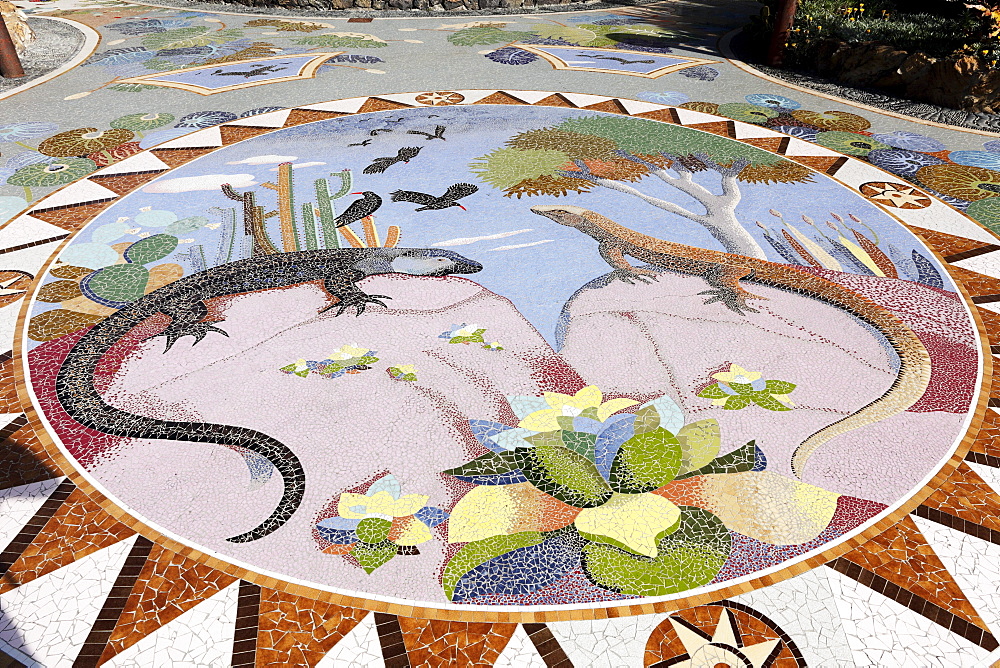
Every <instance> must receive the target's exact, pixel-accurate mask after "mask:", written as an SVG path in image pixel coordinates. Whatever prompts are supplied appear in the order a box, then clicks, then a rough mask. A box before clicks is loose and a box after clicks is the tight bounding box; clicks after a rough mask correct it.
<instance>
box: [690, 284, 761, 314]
mask: <svg viewBox="0 0 1000 668" xmlns="http://www.w3.org/2000/svg"><path fill="white" fill-rule="evenodd" d="M698 294H699V295H709V296H711V299H706V300H705V302H704V303H706V304H714V303H715V302H722V303H723V304H725V305H726V307H727V308H729V310H731V311H735V312H736V313H739V314H740V315H746V312H750V313H760V311H758V310H757V309H755V308H753V307H751V306H750V305H749V304H747V299H751V298H754V299H764V298H763V297H757V295H753V294H750V293H749V292H747V291H745V290H740V291H736V290H730V289H728V288H716V289H714V290H705V291H703V292H699V293H698Z"/></svg>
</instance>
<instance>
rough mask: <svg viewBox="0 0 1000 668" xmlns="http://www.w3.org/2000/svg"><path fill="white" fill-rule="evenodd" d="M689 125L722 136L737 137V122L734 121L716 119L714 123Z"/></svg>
mask: <svg viewBox="0 0 1000 668" xmlns="http://www.w3.org/2000/svg"><path fill="white" fill-rule="evenodd" d="M687 127H689V128H691V129H692V130H703V131H704V132H711V133H712V134H713V135H720V136H722V137H730V138H735V137H736V124H735V123H734V122H733V121H716V122H714V123H695V124H694V125H688V126H687Z"/></svg>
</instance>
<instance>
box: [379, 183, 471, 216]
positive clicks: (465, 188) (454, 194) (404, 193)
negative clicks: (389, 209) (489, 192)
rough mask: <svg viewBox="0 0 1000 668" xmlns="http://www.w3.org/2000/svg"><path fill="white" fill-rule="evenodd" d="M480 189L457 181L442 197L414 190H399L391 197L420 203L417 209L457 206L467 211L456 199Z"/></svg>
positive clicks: (401, 200)
mask: <svg viewBox="0 0 1000 668" xmlns="http://www.w3.org/2000/svg"><path fill="white" fill-rule="evenodd" d="M478 191H479V186H474V185H472V184H471V183H456V184H455V185H453V186H449V187H448V190H446V191H445V192H444V194H443V195H441V196H440V197H435V196H434V195H428V194H427V193H418V192H414V191H413V190H397V191H395V192H394V193H392V194H391V195H390V197H391V198H392V201H393V202H413V203H414V204H420V206H419V207H417V208H416V209H415V210H416V211H430V210H433V209H447V208H448V207H452V206H457V207H458V208H460V209H461V210H462V211H467V209H466V208H465V207H464V206H462V205H461V204H459V203H458V202H456V201H455V200H457V199H461V198H463V197H468V196H469V195H471V194H472V193H474V192H478Z"/></svg>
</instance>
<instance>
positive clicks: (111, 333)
mask: <svg viewBox="0 0 1000 668" xmlns="http://www.w3.org/2000/svg"><path fill="white" fill-rule="evenodd" d="M482 268H483V267H482V265H481V264H479V263H478V262H475V261H474V260H470V259H468V258H465V257H462V256H461V255H459V254H457V253H453V252H451V251H446V250H437V249H417V248H347V249H334V250H313V251H301V252H295V253H281V254H277V255H265V256H261V257H255V258H251V259H247V260H241V261H239V262H232V263H229V264H225V265H221V266H218V267H213V268H211V269H207V270H205V271H202V272H199V273H197V274H192V275H191V276H187V277H184V278H182V279H180V280H177V281H174V282H173V283H170V284H168V285H165V286H163V287H162V288H159V289H158V290H154V291H153V292H151V293H149V294H148V295H145V296H144V297H141V298H140V299H137V300H136V301H134V302H132V303H130V304H129V305H127V306H125V307H123V308H122V309H121V310H119V311H118V312H116V313H114V314H112V315H110V316H108V317H107V318H106V319H105V320H102V321H101V322H99V323H97V324H96V325H95V326H94V327H93V328H92V329H91V330H90V331H89V332H87V333H86V334H85V335H84V336H83V337H82V338H81V339H80V340H79V341H78V342H77V344H76V345H75V346H74V347H73V349H72V350H71V351H70V353H69V355H68V356H67V357H66V359H65V361H64V362H63V364H62V366H61V367H60V369H59V374H58V376H57V378H56V396H57V398H58V400H59V403H60V404H62V406H63V408H64V409H65V410H66V412H67V413H68V414H69V415H70V416H71V417H72V418H73V419H75V420H76V421H77V422H79V423H80V424H82V425H84V426H85V427H89V428H91V429H96V430H98V431H101V432H103V433H105V434H111V435H113V436H122V437H127V438H148V439H168V440H176V441H192V442H195V443H217V444H220V445H228V446H236V447H240V448H245V449H246V450H249V451H251V452H254V453H256V454H259V455H261V456H262V457H264V458H266V459H267V460H268V461H269V462H270V463H271V465H272V466H274V467H275V468H276V469H277V470H278V472H279V473H281V477H282V480H283V482H284V493H283V494H282V497H281V500H280V501H279V502H278V506H277V508H275V510H274V512H273V513H271V516H270V517H268V518H267V519H266V520H264V521H263V522H262V523H261V524H260V525H258V526H257V527H256V528H254V529H251V530H250V531H247V532H246V533H242V534H239V535H238V536H233V537H231V538H228V539H227V540H229V541H230V542H233V543H246V542H249V541H253V540H257V539H259V538H262V537H264V536H266V535H268V534H270V533H272V532H273V531H275V530H276V529H278V528H279V527H281V525H283V524H284V523H285V522H287V521H288V519H289V518H290V517H291V516H292V514H293V513H294V512H295V511H296V509H297V508H298V506H299V504H300V503H301V501H302V497H303V494H304V493H305V471H304V470H303V468H302V464H301V463H300V462H299V459H298V457H296V456H295V453H293V452H292V451H291V450H290V449H289V448H288V447H287V446H286V445H284V444H283V443H281V442H280V441H278V440H276V439H274V438H271V437H270V436H268V435H267V434H263V433H261V432H259V431H254V430H252V429H247V428H245V427H235V426H231V425H222V424H209V423H201V422H179V421H170V420H159V419H156V418H151V417H146V416H143V415H136V414H134V413H129V412H128V411H125V410H121V409H119V408H115V407H114V406H111V405H109V404H108V403H107V402H105V400H104V399H103V398H102V397H101V395H100V394H99V393H98V391H97V390H96V389H95V388H94V373H95V371H96V369H97V366H98V364H99V363H100V361H101V358H102V357H103V356H104V355H105V353H107V352H108V350H110V349H111V347H112V346H114V345H115V344H116V343H118V341H120V340H121V339H122V338H123V337H124V336H125V335H126V334H128V333H129V331H131V330H132V329H133V328H134V327H136V326H137V325H139V324H140V323H142V322H143V321H144V320H146V319H147V318H150V317H152V316H154V315H156V314H158V313H162V314H164V315H167V316H169V317H170V319H171V321H170V324H169V325H168V326H167V328H166V329H164V330H163V331H162V332H160V333H159V334H156V335H155V336H156V337H159V336H162V337H165V338H166V340H167V343H166V350H169V349H170V347H171V346H173V345H174V343H176V342H177V340H178V339H180V338H181V337H184V336H193V337H194V340H195V341H194V342H195V343H198V342H199V341H201V340H202V339H203V338H205V336H207V335H208V333H209V332H217V333H219V334H223V335H225V336H229V335H228V334H226V332H225V330H223V329H220V328H219V327H217V326H215V325H214V324H212V323H210V322H203V320H204V318H205V317H206V316H207V315H208V307H207V306H206V304H205V300H208V299H214V298H216V297H225V296H230V295H238V294H244V293H249V292H257V291H261V290H270V289H274V288H284V287H288V286H292V285H296V284H300V283H308V282H313V281H322V283H323V287H324V288H325V290H326V291H327V292H328V293H329V294H330V296H331V297H333V298H334V299H335V300H336V301H335V302H334V303H332V304H330V305H329V306H327V307H325V308H324V309H322V310H321V311H320V312H321V313H322V312H323V311H326V310H328V309H332V308H337V312H336V315H341V314H343V313H344V312H345V311H347V310H348V309H350V308H352V307H353V308H354V309H355V312H356V314H357V315H359V316H360V315H361V314H362V313H364V311H365V309H366V307H367V306H368V305H369V304H378V305H381V306H384V305H385V304H384V303H383V302H382V301H381V300H383V299H390V297H388V296H386V295H369V294H366V293H364V292H362V291H361V290H360V289H359V288H358V287H357V282H358V281H360V280H361V279H363V278H366V277H368V276H374V275H377V274H392V273H396V274H409V275H413V276H446V275H449V274H474V273H476V272H478V271H480V270H481V269H482ZM166 350H165V351H164V352H166Z"/></svg>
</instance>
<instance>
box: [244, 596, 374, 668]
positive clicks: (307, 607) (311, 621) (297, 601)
mask: <svg viewBox="0 0 1000 668" xmlns="http://www.w3.org/2000/svg"><path fill="white" fill-rule="evenodd" d="M367 614H368V611H367V610H362V609H357V608H345V607H343V606H340V605H334V604H333V603H327V602H325V601H317V600H315V599H311V598H306V597H303V596H296V595H295V594H289V593H287V592H283V591H278V590H275V589H267V588H262V589H261V592H260V609H259V619H258V624H259V626H258V629H257V665H258V666H304V665H308V666H312V665H315V664H316V663H317V662H318V661H319V660H320V659H322V658H323V657H324V656H325V655H326V654H327V653H328V652H329V651H330V650H331V649H332V648H333V646H334V645H336V644H337V643H338V642H340V640H341V639H342V638H343V637H344V636H346V635H347V634H348V632H350V630H351V629H353V628H354V627H355V626H357V625H358V622H360V621H361V620H362V619H364V618H365V616H366V615H367Z"/></svg>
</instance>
